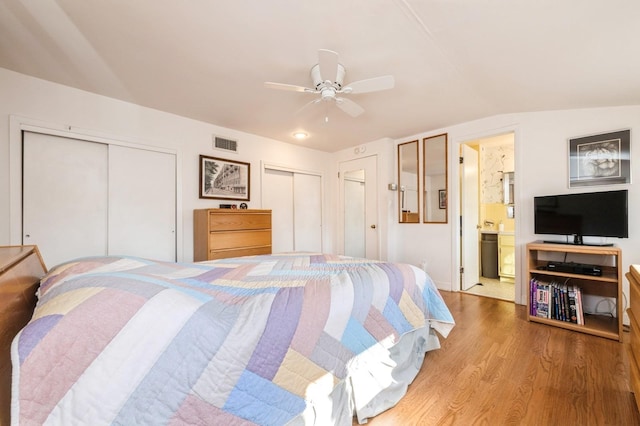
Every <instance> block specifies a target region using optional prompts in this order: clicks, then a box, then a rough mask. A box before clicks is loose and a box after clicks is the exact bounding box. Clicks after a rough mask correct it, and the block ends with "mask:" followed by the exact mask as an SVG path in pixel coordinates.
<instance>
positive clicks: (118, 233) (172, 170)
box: [108, 145, 176, 261]
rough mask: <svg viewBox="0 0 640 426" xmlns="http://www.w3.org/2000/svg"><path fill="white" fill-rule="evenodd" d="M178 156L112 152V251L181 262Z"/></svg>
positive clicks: (122, 150) (125, 150)
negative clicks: (178, 250)
mask: <svg viewBox="0 0 640 426" xmlns="http://www.w3.org/2000/svg"><path fill="white" fill-rule="evenodd" d="M175 231H176V156H175V155H174V154H169V153H164V152H157V151H147V150H142V149H137V148H130V147H125V146H118V145H110V146H109V239H108V241H109V249H108V252H109V254H110V255H117V254H126V255H129V256H140V257H146V258H150V259H155V260H166V261H175V260H176V232H175Z"/></svg>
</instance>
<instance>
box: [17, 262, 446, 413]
mask: <svg viewBox="0 0 640 426" xmlns="http://www.w3.org/2000/svg"><path fill="white" fill-rule="evenodd" d="M453 326H454V321H453V318H452V316H451V313H450V312H449V310H448V309H447V307H446V305H445V303H444V301H443V300H442V297H441V296H440V294H439V293H438V290H437V289H436V287H435V285H434V284H433V282H432V281H431V279H430V278H429V276H428V275H426V274H425V273H424V271H422V270H421V269H419V268H416V267H414V266H411V265H407V264H397V263H387V262H382V261H371V260H364V259H355V258H349V257H344V256H336V255H328V254H311V253H304V254H301V253H292V254H279V255H265V256H252V257H242V258H233V259H222V260H217V261H210V262H201V263H169V262H155V261H150V260H146V259H140V258H132V257H94V258H86V259H80V260H76V261H72V262H68V263H65V264H63V265H60V266H58V267H56V268H55V269H53V270H52V271H50V272H49V274H48V275H47V276H45V277H44V278H43V279H42V281H41V285H40V289H39V294H38V304H37V307H36V309H35V311H34V315H33V318H32V320H31V321H30V322H29V324H28V325H27V326H26V327H25V328H24V329H23V330H22V331H21V332H20V333H19V334H18V335H17V336H16V338H15V339H14V341H13V345H12V348H11V351H12V353H11V357H12V363H13V379H12V423H13V424H16V425H35V424H37V425H41V424H55V425H60V424H64V425H74V424H77V425H88V424H90V425H102V424H116V425H132V424H135V425H158V424H175V425H178V424H199V425H220V424H224V425H250V424H259V425H285V424H289V425H297V424H312V425H313V424H317V425H325V424H344V425H350V424H351V423H352V419H353V417H354V416H356V418H357V420H358V421H360V422H364V421H365V420H366V419H367V418H369V417H372V416H374V415H376V414H378V413H380V412H381V411H384V410H386V409H388V408H390V407H391V406H393V405H395V404H396V403H397V401H398V400H399V399H400V398H401V397H402V396H403V395H404V394H405V392H406V389H407V386H408V384H409V383H410V382H411V381H412V380H413V379H414V378H415V376H416V374H417V373H418V371H419V369H420V366H421V365H422V363H423V359H424V356H425V353H426V352H427V351H430V350H433V349H437V348H439V347H440V341H439V339H440V338H445V337H446V336H447V335H448V333H449V331H450V330H451V329H452V327H453Z"/></svg>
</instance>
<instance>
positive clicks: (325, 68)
mask: <svg viewBox="0 0 640 426" xmlns="http://www.w3.org/2000/svg"><path fill="white" fill-rule="evenodd" d="M318 65H319V66H320V78H321V79H322V81H327V80H329V81H330V82H331V83H335V82H336V80H337V79H338V54H337V53H336V52H334V51H331V50H326V49H320V50H318Z"/></svg>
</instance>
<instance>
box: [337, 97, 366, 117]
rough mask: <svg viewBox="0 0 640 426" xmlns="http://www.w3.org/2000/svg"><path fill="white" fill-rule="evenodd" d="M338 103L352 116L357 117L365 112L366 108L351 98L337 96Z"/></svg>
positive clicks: (339, 106)
mask: <svg viewBox="0 0 640 426" xmlns="http://www.w3.org/2000/svg"><path fill="white" fill-rule="evenodd" d="M336 105H337V106H338V108H340V109H341V110H343V111H344V112H346V113H347V114H349V115H350V116H352V117H357V116H359V115H360V114H362V113H363V112H364V108H362V107H361V106H360V105H358V104H357V103H355V102H353V101H352V100H351V99H347V98H336Z"/></svg>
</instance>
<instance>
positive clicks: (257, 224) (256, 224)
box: [209, 211, 271, 231]
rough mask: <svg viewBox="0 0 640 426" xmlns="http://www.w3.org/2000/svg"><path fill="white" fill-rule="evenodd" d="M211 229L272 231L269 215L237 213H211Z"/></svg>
mask: <svg viewBox="0 0 640 426" xmlns="http://www.w3.org/2000/svg"><path fill="white" fill-rule="evenodd" d="M209 229H212V230H214V229H215V230H216V231H232V230H236V229H271V214H269V213H243V212H240V213H238V212H237V211H229V212H228V213H227V212H223V213H220V212H211V213H210V214H209Z"/></svg>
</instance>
